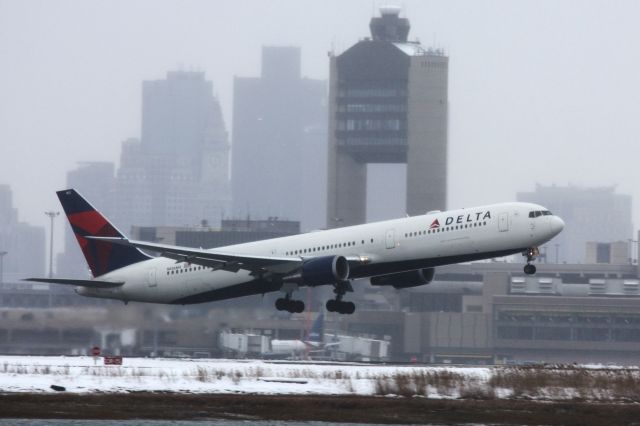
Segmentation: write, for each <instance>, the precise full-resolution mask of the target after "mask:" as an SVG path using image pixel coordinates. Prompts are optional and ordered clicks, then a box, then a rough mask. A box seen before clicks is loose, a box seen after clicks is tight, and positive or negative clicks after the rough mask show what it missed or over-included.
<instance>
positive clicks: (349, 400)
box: [0, 393, 640, 426]
mask: <svg viewBox="0 0 640 426" xmlns="http://www.w3.org/2000/svg"><path fill="white" fill-rule="evenodd" d="M0 418H2V419H10V418H23V419H25V418H31V419H105V420H106V419H110V420H117V419H157V420H159V419H165V420H207V419H236V420H297V421H312V420H313V421H325V422H353V423H383V424H394V423H396V424H397V423H413V424H424V423H436V424H442V425H459V424H464V423H482V424H491V425H569V426H571V425H576V426H578V425H580V426H584V425H593V426H597V425H607V426H609V425H620V426H624V425H639V424H640V405H639V404H635V403H603V402H588V401H580V400H574V401H570V402H548V401H547V402H537V401H531V400H501V399H465V400H437V399H426V398H421V397H412V398H407V397H393V398H391V397H375V396H368V397H367V396H259V395H193V394H186V395H185V394H171V393H129V394H71V393H59V394H23V393H21V394H4V395H0Z"/></svg>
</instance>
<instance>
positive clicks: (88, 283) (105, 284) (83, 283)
mask: <svg viewBox="0 0 640 426" xmlns="http://www.w3.org/2000/svg"><path fill="white" fill-rule="evenodd" d="M22 281H35V282H38V283H49V284H66V285H75V286H80V287H90V288H115V287H121V286H122V285H123V284H124V281H118V282H112V281H97V280H70V279H62V278H25V279H24V280H22Z"/></svg>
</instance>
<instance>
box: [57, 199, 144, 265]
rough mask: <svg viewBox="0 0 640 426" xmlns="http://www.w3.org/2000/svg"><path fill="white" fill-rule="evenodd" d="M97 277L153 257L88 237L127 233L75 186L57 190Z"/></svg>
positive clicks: (127, 247)
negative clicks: (83, 196)
mask: <svg viewBox="0 0 640 426" xmlns="http://www.w3.org/2000/svg"><path fill="white" fill-rule="evenodd" d="M56 194H57V195H58V199H60V204H62V208H63V209H64V212H65V213H66V215H67V219H69V223H70V224H71V228H72V229H73V233H74V234H75V236H76V239H77V240H78V244H80V248H81V249H82V253H83V254H84V258H85V259H86V260H87V263H88V264H89V268H90V269H91V273H92V274H93V276H94V277H99V276H100V275H104V274H106V273H107V272H111V271H113V270H116V269H120V268H122V267H125V266H128V265H131V264H134V263H138V262H142V261H143V260H147V259H150V257H149V256H147V255H146V254H144V253H143V252H141V251H140V250H138V249H137V248H135V247H129V246H122V245H116V244H112V243H109V242H108V241H99V240H91V239H87V238H85V237H87V236H92V237H121V238H123V237H124V236H123V235H122V234H121V233H120V232H119V231H118V230H117V229H116V228H115V226H113V225H112V224H111V223H109V221H108V220H107V219H106V218H105V217H104V216H102V214H100V212H98V211H97V210H96V209H95V208H93V206H92V205H91V204H89V203H88V202H87V200H85V199H84V198H82V196H81V195H80V194H78V192H77V191H76V190H75V189H65V190H63V191H58V192H56Z"/></svg>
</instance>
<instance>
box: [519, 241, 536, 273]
mask: <svg viewBox="0 0 640 426" xmlns="http://www.w3.org/2000/svg"><path fill="white" fill-rule="evenodd" d="M539 254H540V250H538V247H530V248H529V249H528V250H527V251H525V252H524V253H522V255H523V256H526V258H527V264H526V265H524V273H525V274H527V275H533V274H535V273H536V265H532V264H531V262H533V261H534V260H536V257H538V255H539Z"/></svg>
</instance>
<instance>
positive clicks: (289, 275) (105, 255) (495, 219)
mask: <svg viewBox="0 0 640 426" xmlns="http://www.w3.org/2000/svg"><path fill="white" fill-rule="evenodd" d="M57 195H58V198H59V200H60V203H61V204H62V207H63V209H64V211H65V213H66V215H67V218H68V220H69V222H70V224H71V227H72V229H73V232H74V234H75V236H76V239H77V240H78V243H79V245H80V247H81V249H82V252H83V254H84V257H85V259H86V261H87V263H88V265H89V268H90V270H91V274H92V276H93V278H91V279H80V280H78V279H64V278H28V279H27V280H29V281H36V282H45V283H54V284H66V285H73V286H76V289H75V291H76V293H78V294H80V295H82V296H89V297H98V298H108V299H117V300H121V301H123V302H124V303H125V304H126V303H128V302H132V301H136V302H149V303H163V304H181V305H185V304H193V303H202V302H210V301H216V300H223V299H230V298H237V297H242V296H248V295H256V294H263V295H264V294H265V293H269V292H276V291H281V292H283V293H284V296H283V297H280V298H278V299H277V300H276V302H275V307H276V309H278V310H280V311H288V312H291V313H294V312H295V313H299V312H302V311H304V309H305V306H304V302H302V301H301V300H295V299H293V298H292V295H293V292H294V291H296V290H297V289H299V288H300V287H305V286H309V287H316V286H322V285H331V286H333V288H334V290H333V291H334V294H335V298H332V299H329V300H328V301H327V302H326V309H327V311H329V312H337V313H339V314H353V312H354V311H355V304H354V303H353V302H350V301H345V300H343V298H344V296H345V295H346V294H347V293H348V292H352V291H353V287H352V285H351V281H352V280H355V279H360V278H369V281H370V283H371V284H372V285H374V286H391V287H394V288H396V289H403V288H409V287H415V286H420V285H425V284H429V283H430V282H431V281H432V280H433V278H434V274H435V268H436V267H438V266H441V265H448V264H453V263H461V262H470V261H477V260H482V259H491V258H496V257H501V256H508V255H512V254H517V253H522V255H523V256H524V257H526V265H525V266H524V272H525V273H526V274H528V275H531V274H534V273H535V272H536V267H535V265H533V264H532V263H531V262H532V261H533V260H535V259H536V257H537V256H538V255H539V250H538V246H540V245H542V244H544V243H546V242H547V241H549V240H551V239H552V238H553V237H554V236H556V235H557V234H559V233H560V232H561V231H562V229H563V228H564V222H563V221H562V219H561V218H559V217H558V216H555V215H553V214H552V213H551V212H550V211H549V210H547V209H546V208H544V207H542V206H539V205H537V204H531V203H521V202H511V203H501V204H492V205H487V206H480V207H471V208H465V209H459V210H450V211H438V210H436V211H430V212H427V213H426V214H423V215H417V216H411V217H405V218H401V219H394V220H386V221H382V222H374V223H369V224H363V225H355V226H347V227H343V228H336V229H329V230H324V231H316V232H311V233H306V234H299V235H293V236H288V237H281V238H274V239H269V240H262V241H256V242H251V243H244V244H236V245H231V246H225V247H218V248H214V249H201V248H200V249H198V248H189V247H180V246H172V245H166V244H157V243H152V242H145V241H135V240H130V239H128V238H126V237H125V236H124V235H123V234H122V233H121V232H120V231H118V230H117V229H116V228H115V227H114V226H113V225H112V224H111V223H110V222H109V221H108V220H107V219H106V218H105V217H104V216H103V215H102V214H101V213H100V212H98V211H97V210H96V209H95V208H93V206H91V204H89V202H87V201H86V200H85V199H84V198H83V197H82V196H81V195H80V194H79V193H78V192H77V191H76V190H74V189H66V190H62V191H58V192H57ZM146 252H156V253H159V256H157V257H152V256H150V255H149V254H147V253H146Z"/></svg>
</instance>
